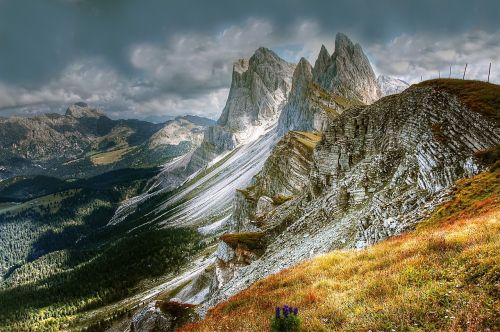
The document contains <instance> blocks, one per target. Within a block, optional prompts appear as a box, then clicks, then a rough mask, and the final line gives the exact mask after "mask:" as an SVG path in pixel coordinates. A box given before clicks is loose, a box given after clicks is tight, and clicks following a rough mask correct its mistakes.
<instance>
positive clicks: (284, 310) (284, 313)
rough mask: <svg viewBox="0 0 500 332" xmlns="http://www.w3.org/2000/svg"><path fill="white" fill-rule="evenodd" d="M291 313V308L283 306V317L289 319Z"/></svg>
mask: <svg viewBox="0 0 500 332" xmlns="http://www.w3.org/2000/svg"><path fill="white" fill-rule="evenodd" d="M289 313H290V308H289V307H288V306H287V305H286V304H285V305H284V306H283V315H285V318H287V317H288V314H289Z"/></svg>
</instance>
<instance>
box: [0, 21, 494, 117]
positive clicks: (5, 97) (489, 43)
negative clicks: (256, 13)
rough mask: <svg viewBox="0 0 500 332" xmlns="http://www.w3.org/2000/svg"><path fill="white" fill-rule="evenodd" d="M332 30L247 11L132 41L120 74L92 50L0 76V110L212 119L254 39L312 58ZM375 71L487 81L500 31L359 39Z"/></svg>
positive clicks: (412, 78)
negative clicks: (29, 83) (93, 110)
mask: <svg viewBox="0 0 500 332" xmlns="http://www.w3.org/2000/svg"><path fill="white" fill-rule="evenodd" d="M334 34H335V31H331V32H330V31H328V32H325V31H323V30H322V29H321V27H320V26H319V25H318V24H317V23H316V22H314V21H311V20H306V21H301V22H297V24H295V25H294V30H293V31H286V33H284V32H283V31H277V30H276V29H275V27H273V25H272V24H271V23H270V22H268V21H265V20H258V19H250V20H248V21H246V22H245V23H243V24H241V25H232V26H229V27H226V28H225V29H223V30H220V31H219V32H218V33H215V34H201V33H194V32H191V33H183V34H176V35H174V36H172V37H170V38H169V39H167V40H165V41H164V42H163V43H160V44H152V43H142V44H135V45H133V46H132V47H131V48H130V49H129V51H128V56H129V61H130V64H131V66H132V67H133V68H134V69H135V72H134V73H133V74H132V75H128V76H126V75H124V74H122V73H120V72H119V71H117V70H116V69H115V68H114V67H113V66H112V65H111V64H110V63H106V62H104V61H103V60H102V59H98V58H91V59H89V58H87V59H78V60H75V61H74V62H73V63H72V64H71V65H69V66H68V67H66V68H65V69H64V70H63V71H62V72H61V73H60V74H59V75H58V77H55V78H54V80H52V81H49V82H46V83H45V84H44V85H42V86H40V87H38V88H33V89H28V88H26V87H22V86H14V85H8V84H6V83H2V82H1V81H0V111H1V110H2V109H8V108H18V109H23V110H29V108H30V107H32V108H35V107H36V108H38V109H47V108H49V109H50V108H51V107H52V108H53V109H62V108H64V107H66V106H67V105H69V104H70V103H73V102H76V101H79V100H84V101H86V102H89V103H91V104H93V105H95V106H97V107H100V108H102V109H103V110H104V111H107V112H108V113H109V114H110V115H111V116H113V117H115V118H161V117H167V116H176V115H182V114H188V113H189V114H196V115H200V116H207V117H211V118H214V119H216V118H217V117H218V115H219V114H220V113H221V111H222V109H223V107H224V104H225V101H226V98H227V95H228V91H229V86H230V82H231V71H232V63H233V62H234V61H235V60H236V59H238V58H242V57H245V58H248V57H249V56H251V55H252V53H253V51H254V50H255V49H257V48H258V47H259V46H266V47H269V48H271V49H274V50H275V51H276V52H277V53H278V54H280V55H281V56H283V57H285V58H286V59H287V60H289V61H298V60H299V58H300V57H302V56H303V57H305V58H306V59H308V60H309V61H310V62H311V64H313V65H314V61H315V60H316V57H317V55H318V52H319V50H320V47H321V44H324V45H325V46H326V47H327V49H328V50H329V51H330V52H332V51H333V50H334V41H335V35H334ZM362 46H363V48H364V50H365V52H366V53H367V54H368V56H369V58H370V59H371V60H372V61H373V64H374V68H375V71H376V72H377V73H379V74H380V73H383V74H388V75H392V76H396V77H399V78H401V79H404V80H406V81H409V82H416V81H419V80H420V75H422V76H423V78H424V79H428V78H433V77H436V76H437V75H438V71H441V74H442V76H444V77H447V75H448V68H449V65H452V66H453V67H452V68H453V73H452V74H453V76H454V77H461V75H462V71H463V66H464V64H465V63H466V62H467V63H469V66H468V69H467V72H468V74H467V78H471V79H486V75H487V70H488V64H489V62H490V61H492V62H493V68H492V81H495V82H498V81H500V67H499V66H500V32H499V33H497V34H488V33H485V32H481V31H476V32H470V33H467V34H463V35H456V36H452V37H449V38H447V39H440V38H439V37H435V36H424V35H405V34H403V35H400V36H398V37H396V38H394V39H393V40H390V41H389V42H387V43H385V44H369V43H362Z"/></svg>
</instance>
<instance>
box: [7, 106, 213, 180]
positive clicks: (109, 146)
mask: <svg viewBox="0 0 500 332" xmlns="http://www.w3.org/2000/svg"><path fill="white" fill-rule="evenodd" d="M190 119H191V120H192V121H190ZM193 121H194V122H193ZM205 128H206V124H202V123H200V122H198V123H196V119H193V118H177V119H175V120H172V121H169V122H167V123H166V124H153V123H149V122H144V121H138V120H111V119H109V118H108V117H106V116H105V115H104V114H103V113H101V112H99V111H98V110H96V109H95V108H93V107H90V106H89V105H87V104H86V103H83V102H79V103H76V104H74V105H71V106H70V107H69V108H68V110H67V111H66V114H65V115H59V114H46V115H42V116H37V117H33V118H21V117H11V118H0V179H2V178H8V177H11V176H16V175H34V174H44V175H52V176H58V177H61V176H90V175H93V174H98V173H102V172H105V171H108V170H110V169H116V168H124V167H130V166H143V165H145V166H155V165H158V164H161V163H162V162H165V161H166V160H168V159H171V158H172V157H175V156H178V155H181V154H183V153H186V152H188V151H189V150H190V149H193V148H195V147H197V146H198V145H199V144H200V142H201V140H202V137H203V130H204V129H205ZM174 137H175V138H174ZM146 150H147V153H146Z"/></svg>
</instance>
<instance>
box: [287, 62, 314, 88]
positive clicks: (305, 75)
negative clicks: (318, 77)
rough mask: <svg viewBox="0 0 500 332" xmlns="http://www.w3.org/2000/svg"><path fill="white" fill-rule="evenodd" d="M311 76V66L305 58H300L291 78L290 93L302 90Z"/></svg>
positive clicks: (310, 79) (310, 80)
mask: <svg viewBox="0 0 500 332" xmlns="http://www.w3.org/2000/svg"><path fill="white" fill-rule="evenodd" d="M312 78H313V67H312V66H311V64H310V63H309V61H307V60H306V59H305V58H300V61H299V63H298V64H297V67H295V70H294V72H293V78H292V92H291V94H297V93H300V92H301V91H303V90H304V87H306V86H307V85H308V84H309V83H310V82H312Z"/></svg>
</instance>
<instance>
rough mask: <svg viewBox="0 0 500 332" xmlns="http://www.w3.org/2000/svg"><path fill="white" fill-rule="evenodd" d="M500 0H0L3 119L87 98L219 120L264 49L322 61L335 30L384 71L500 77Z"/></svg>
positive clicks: (151, 114) (116, 110)
mask: <svg viewBox="0 0 500 332" xmlns="http://www.w3.org/2000/svg"><path fill="white" fill-rule="evenodd" d="M499 14H500V1H498V0H491V1H486V0H475V1H459V0H455V1H452V0H450V1H447V0H437V1H436V0H419V1H410V0H408V1H401V0H386V1H373V0H348V1H347V0H346V1H333V0H330V1H320V0H308V1H306V0H303V1H300V0H252V1H244V2H243V1H235V0H212V1H204V0H198V1H192V0H180V1H177V0H0V116H8V115H12V114H23V115H28V114H34V113H39V112H48V111H62V110H64V109H65V108H66V107H67V106H68V105H69V104H70V103H73V102H76V101H80V100H84V101H87V102H88V103H90V104H93V105H95V106H98V107H99V108H101V109H102V110H104V111H106V112H107V113H108V114H109V115H110V116H111V117H113V118H139V119H147V120H152V121H160V120H164V119H166V118H168V117H171V116H176V115H181V114H188V113H189V114H196V115H202V116H207V117H210V118H217V117H218V115H219V114H220V112H221V110H222V108H223V107H224V104H225V101H226V97H227V94H228V91H229V85H230V81H231V70H232V62H233V61H234V60H236V59H238V58H242V57H247V58H248V57H250V56H251V55H252V53H253V51H254V50H255V49H256V48H258V47H259V46H265V47H268V48H271V49H273V50H274V51H275V52H276V53H278V54H279V55H280V56H282V57H283V58H285V59H286V60H288V61H291V62H296V61H298V59H300V57H302V56H303V57H306V58H307V59H308V60H309V61H311V62H312V63H314V60H315V59H316V56H317V53H318V52H319V49H320V46H321V44H325V45H326V46H327V48H328V49H329V50H333V47H334V38H335V34H336V33H337V32H344V33H346V34H347V35H348V36H350V38H351V39H352V40H353V41H355V42H359V43H360V44H361V45H362V47H363V49H364V50H365V52H366V53H367V55H368V57H369V58H370V60H371V62H372V64H373V66H374V70H375V72H376V73H377V74H387V75H391V76H395V77H398V78H401V79H404V80H406V81H408V82H416V81H419V80H420V77H421V76H422V77H423V78H424V79H426V78H433V77H437V76H438V73H439V71H441V74H442V75H443V76H447V75H448V71H449V66H450V65H451V66H452V76H454V77H461V75H462V71H463V66H464V64H465V63H466V62H467V63H469V67H468V76H467V77H468V78H471V79H472V78H474V79H483V80H485V79H486V76H487V72H488V66H489V63H490V62H492V63H493V64H492V78H491V80H492V81H493V82H496V83H500V19H499Z"/></svg>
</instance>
